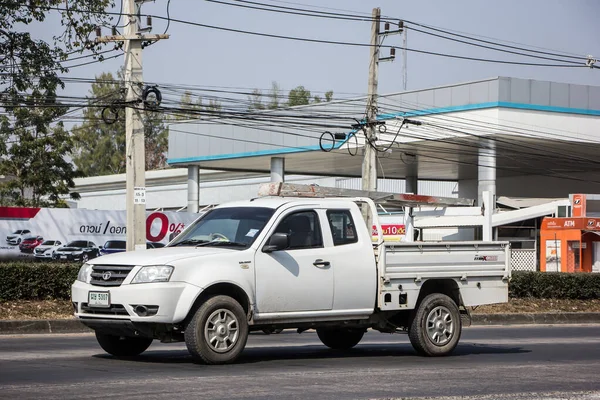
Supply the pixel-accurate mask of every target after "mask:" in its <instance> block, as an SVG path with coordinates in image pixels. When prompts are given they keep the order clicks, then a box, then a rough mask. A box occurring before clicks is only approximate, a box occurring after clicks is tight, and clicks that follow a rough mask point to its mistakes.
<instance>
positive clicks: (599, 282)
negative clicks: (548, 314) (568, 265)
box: [509, 272, 600, 300]
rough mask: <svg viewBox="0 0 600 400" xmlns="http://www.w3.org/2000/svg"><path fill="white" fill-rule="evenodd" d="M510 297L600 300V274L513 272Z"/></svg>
mask: <svg viewBox="0 0 600 400" xmlns="http://www.w3.org/2000/svg"><path fill="white" fill-rule="evenodd" d="M509 295H510V297H513V298H527V297H535V298H544V299H572V300H589V299H600V274H590V273H564V272H513V274H512V279H511V281H510V284H509Z"/></svg>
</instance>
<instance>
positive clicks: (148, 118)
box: [73, 72, 168, 176]
mask: <svg viewBox="0 0 600 400" xmlns="http://www.w3.org/2000/svg"><path fill="white" fill-rule="evenodd" d="M122 87H123V86H122V73H121V72H119V73H118V79H115V78H114V77H113V75H112V74H111V73H109V72H105V73H102V74H101V75H99V76H97V77H96V80H95V82H94V83H92V87H91V89H90V97H89V98H88V107H86V109H85V110H84V111H83V119H84V121H85V122H83V123H82V124H81V125H79V126H75V127H74V128H73V137H74V140H75V151H74V155H73V162H74V163H75V165H76V166H77V168H78V170H79V171H81V173H82V174H83V175H84V176H99V175H109V174H120V173H123V172H125V150H126V145H125V106H124V105H123V101H124V100H125V92H124V91H123V90H121V88H122ZM111 110H116V111H117V115H118V118H117V121H116V122H114V123H107V121H105V119H106V120H108V121H110V118H111V117H114V116H115V114H114V113H113V112H112V111H111ZM103 113H104V117H105V118H103ZM143 115H144V116H143V125H144V138H145V147H146V170H151V169H159V168H164V167H165V166H166V155H165V153H166V151H167V146H168V143H167V142H168V129H167V127H166V125H165V117H164V115H163V114H162V113H160V112H156V111H145V112H144V113H143Z"/></svg>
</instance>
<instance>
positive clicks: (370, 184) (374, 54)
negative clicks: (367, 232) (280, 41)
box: [362, 8, 381, 226]
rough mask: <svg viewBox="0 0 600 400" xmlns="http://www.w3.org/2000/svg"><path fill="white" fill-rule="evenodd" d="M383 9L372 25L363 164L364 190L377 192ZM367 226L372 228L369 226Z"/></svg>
mask: <svg viewBox="0 0 600 400" xmlns="http://www.w3.org/2000/svg"><path fill="white" fill-rule="evenodd" d="M380 18H381V9H380V8H374V9H373V13H372V19H373V23H372V25H371V51H370V58H369V88H368V91H367V121H366V129H367V131H366V141H365V154H364V158H363V164H362V190H369V191H375V190H377V151H376V150H375V140H376V136H375V122H376V121H377V75H378V72H379V19H380ZM367 226H371V225H369V224H367Z"/></svg>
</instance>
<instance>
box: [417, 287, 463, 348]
mask: <svg viewBox="0 0 600 400" xmlns="http://www.w3.org/2000/svg"><path fill="white" fill-rule="evenodd" d="M461 330H462V325H461V320H460V312H459V310H458V306H457V305H456V303H455V302H454V301H453V300H452V299H451V298H450V297H448V296H446V295H445V294H440V293H432V294H430V295H428V296H427V297H425V298H424V299H423V301H421V304H420V305H419V308H418V309H417V312H416V313H415V315H414V317H413V319H412V322H411V324H410V327H409V330H408V337H409V338H410V343H411V344H412V346H413V347H414V349H415V350H416V351H417V353H419V354H420V355H423V356H430V357H439V356H445V355H448V354H450V353H451V352H452V351H453V350H454V348H455V347H456V345H457V344H458V341H459V339H460V334H461Z"/></svg>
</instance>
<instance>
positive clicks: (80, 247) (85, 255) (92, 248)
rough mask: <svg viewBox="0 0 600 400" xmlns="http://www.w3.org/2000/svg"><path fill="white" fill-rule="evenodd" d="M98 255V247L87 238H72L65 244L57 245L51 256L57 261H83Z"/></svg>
mask: <svg viewBox="0 0 600 400" xmlns="http://www.w3.org/2000/svg"><path fill="white" fill-rule="evenodd" d="M99 255H100V249H99V248H98V246H96V245H95V244H94V242H90V241H89V240H74V241H72V242H69V243H67V245H66V246H63V247H59V248H58V249H56V251H55V252H54V255H53V256H52V258H53V259H54V260H59V261H83V262H86V261H87V260H91V259H92V258H96V257H98V256H99Z"/></svg>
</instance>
